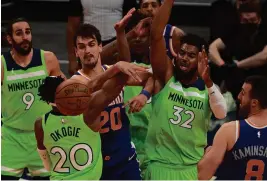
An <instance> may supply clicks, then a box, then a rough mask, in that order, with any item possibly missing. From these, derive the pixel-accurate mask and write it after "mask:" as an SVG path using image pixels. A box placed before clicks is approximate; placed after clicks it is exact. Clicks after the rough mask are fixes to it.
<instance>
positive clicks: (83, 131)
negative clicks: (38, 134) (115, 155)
mask: <svg viewBox="0 0 267 181" xmlns="http://www.w3.org/2000/svg"><path fill="white" fill-rule="evenodd" d="M42 128H43V131H44V141H43V143H44V146H45V147H46V150H47V152H48V154H49V157H50V160H51V163H52V166H51V177H50V179H51V180H99V179H100V177H101V174H102V165H103V160H102V154H101V139H100V134H99V132H94V131H92V130H91V129H90V128H89V127H88V126H87V125H86V124H85V122H84V120H83V115H79V116H64V115H61V114H60V113H56V112H53V111H51V112H50V113H47V114H46V115H45V116H43V119H42Z"/></svg>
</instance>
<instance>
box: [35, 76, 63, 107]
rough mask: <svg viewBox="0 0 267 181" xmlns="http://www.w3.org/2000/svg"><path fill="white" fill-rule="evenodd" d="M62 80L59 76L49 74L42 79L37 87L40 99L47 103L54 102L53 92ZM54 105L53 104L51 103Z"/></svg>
mask: <svg viewBox="0 0 267 181" xmlns="http://www.w3.org/2000/svg"><path fill="white" fill-rule="evenodd" d="M63 81H64V79H63V78H62V77H61V76H49V77H46V78H45V79H44V82H43V84H41V85H40V87H39V88H38V91H39V92H38V95H39V96H40V99H41V100H42V101H44V102H46V103H47V104H51V103H55V92H56V89H57V87H58V86H59V85H60V84H61V83H62V82H63ZM53 106H55V104H53Z"/></svg>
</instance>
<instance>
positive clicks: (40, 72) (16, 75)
mask: <svg viewBox="0 0 267 181" xmlns="http://www.w3.org/2000/svg"><path fill="white" fill-rule="evenodd" d="M7 40H8V42H9V44H10V46H11V49H10V51H8V52H5V53H3V55H2V61H1V69H2V71H1V88H2V91H1V96H2V105H3V106H2V110H1V113H2V119H1V121H2V123H3V125H2V129H1V133H2V135H1V137H2V142H1V145H2V149H1V159H2V162H1V178H2V179H3V180H10V179H11V180H19V178H20V177H21V176H22V174H23V170H24V168H26V167H27V168H28V170H29V172H30V174H31V176H33V179H40V177H41V179H43V180H44V179H47V178H48V176H49V173H48V172H47V171H46V170H45V169H44V167H43V164H42V161H41V159H40V157H39V155H38V153H37V152H36V141H35V139H34V121H35V120H36V119H37V118H38V117H40V116H41V115H42V114H45V113H46V112H48V111H49V110H51V107H50V106H48V105H47V104H45V103H43V102H42V101H40V98H39V96H38V95H37V92H38V87H39V85H40V84H42V82H43V80H44V79H45V77H47V76H52V75H54V76H59V75H62V76H64V75H63V73H62V72H61V70H60V68H59V63H58V60H57V58H56V56H55V55H54V53H52V52H48V51H44V50H40V49H36V48H33V47H32V34H31V27H30V25H29V23H28V22H27V21H26V20H25V19H23V18H18V19H15V20H13V21H11V22H10V24H9V25H8V28H7Z"/></svg>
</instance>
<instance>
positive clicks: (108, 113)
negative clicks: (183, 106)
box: [73, 24, 154, 180]
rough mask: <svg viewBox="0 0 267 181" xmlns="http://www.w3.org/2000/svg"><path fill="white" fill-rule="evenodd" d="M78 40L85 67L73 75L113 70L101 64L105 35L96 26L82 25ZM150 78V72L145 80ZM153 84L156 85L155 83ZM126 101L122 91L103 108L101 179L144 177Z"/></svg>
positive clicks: (82, 62) (77, 46)
mask: <svg viewBox="0 0 267 181" xmlns="http://www.w3.org/2000/svg"><path fill="white" fill-rule="evenodd" d="M74 41H75V52H76V56H77V57H78V58H79V59H80V61H81V66H82V68H81V69H80V70H79V71H78V72H77V73H76V75H74V76H73V78H76V77H82V78H84V79H86V80H90V79H93V78H94V77H96V76H98V75H99V74H102V73H103V72H107V71H109V69H110V68H109V67H108V66H106V65H103V66H102V65H101V57H100V52H101V51H102V46H101V35H100V33H99V31H98V29H97V28H96V27H94V26H92V25H89V24H84V25H81V26H80V27H79V29H78V30H77V33H76V36H75V39H74ZM124 63H126V62H124ZM115 65H116V64H115ZM130 65H131V66H133V65H135V64H129V66H130ZM112 67H114V66H111V68H112ZM130 74H131V73H130ZM148 78H149V77H148V76H147V77H146V79H143V80H147V79H148ZM135 82H136V81H135ZM133 83H134V82H133ZM153 83H154V82H152V84H153ZM141 84H142V85H143V86H144V85H145V86H147V85H146V84H147V81H143V82H142V83H140V82H139V83H138V82H136V84H135V85H141ZM131 85H132V84H131ZM149 87H152V89H153V86H149ZM147 91H152V90H147ZM123 103H124V101H123V91H122V92H121V93H120V94H119V96H118V97H117V98H116V99H114V101H113V102H112V103H111V104H109V105H108V106H106V107H105V108H104V107H103V110H102V112H101V120H100V126H101V128H100V133H101V140H102V155H103V160H104V163H103V174H102V177H101V179H103V180H110V179H115V180H121V179H123V180H132V179H134V180H141V176H140V170H139V164H138V162H137V160H136V152H135V148H134V145H133V143H131V137H130V130H129V120H128V117H127V115H126V112H125V108H124V107H123Z"/></svg>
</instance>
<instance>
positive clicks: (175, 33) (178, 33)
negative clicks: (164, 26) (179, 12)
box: [173, 26, 185, 37]
mask: <svg viewBox="0 0 267 181" xmlns="http://www.w3.org/2000/svg"><path fill="white" fill-rule="evenodd" d="M173 28H174V30H173V36H174V37H182V36H184V35H185V32H184V31H183V30H182V29H180V28H178V27H176V26H173Z"/></svg>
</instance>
